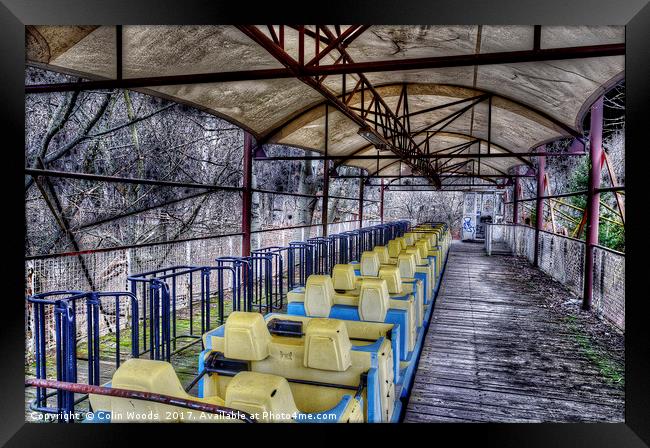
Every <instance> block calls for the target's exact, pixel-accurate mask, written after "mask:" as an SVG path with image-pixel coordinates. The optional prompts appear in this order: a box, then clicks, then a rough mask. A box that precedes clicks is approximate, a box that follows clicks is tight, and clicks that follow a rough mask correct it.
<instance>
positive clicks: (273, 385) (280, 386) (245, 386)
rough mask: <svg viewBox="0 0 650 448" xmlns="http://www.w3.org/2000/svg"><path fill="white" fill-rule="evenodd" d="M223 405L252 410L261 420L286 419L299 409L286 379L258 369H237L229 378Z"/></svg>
mask: <svg viewBox="0 0 650 448" xmlns="http://www.w3.org/2000/svg"><path fill="white" fill-rule="evenodd" d="M226 406H227V407H230V408H233V409H238V410H241V411H244V412H248V413H249V414H254V415H256V416H258V420H257V421H261V422H289V421H292V420H293V416H295V415H296V414H297V413H298V412H299V411H298V408H297V407H296V404H295V402H294V401H293V394H292V393H291V388H290V387H289V382H288V381H287V380H286V379H285V378H282V377H281V376H277V375H269V374H266V373H259V372H239V373H238V374H237V375H235V376H234V377H233V379H232V380H230V383H228V387H227V388H226Z"/></svg>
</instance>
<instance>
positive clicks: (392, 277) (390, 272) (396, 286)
mask: <svg viewBox="0 0 650 448" xmlns="http://www.w3.org/2000/svg"><path fill="white" fill-rule="evenodd" d="M379 278H381V279H383V280H386V287H387V288H388V293H389V294H401V293H402V276H401V275H400V272H399V268H398V267H397V266H382V267H381V268H380V269H379Z"/></svg>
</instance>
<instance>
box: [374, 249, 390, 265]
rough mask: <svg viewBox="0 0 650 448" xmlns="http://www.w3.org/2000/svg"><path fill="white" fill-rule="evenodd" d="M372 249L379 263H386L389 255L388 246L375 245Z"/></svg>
mask: <svg viewBox="0 0 650 448" xmlns="http://www.w3.org/2000/svg"><path fill="white" fill-rule="evenodd" d="M372 251H373V252H375V253H376V254H377V256H378V257H379V263H388V259H389V258H390V256H389V255H388V248H387V247H386V246H375V248H374V249H373V250H372Z"/></svg>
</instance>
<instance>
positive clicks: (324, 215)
mask: <svg viewBox="0 0 650 448" xmlns="http://www.w3.org/2000/svg"><path fill="white" fill-rule="evenodd" d="M328 144H329V104H327V103H325V160H323V200H322V201H321V225H322V226H323V232H322V236H327V223H328V221H329V210H328V208H329V197H330V161H329V160H327V155H328V154H327V152H328Z"/></svg>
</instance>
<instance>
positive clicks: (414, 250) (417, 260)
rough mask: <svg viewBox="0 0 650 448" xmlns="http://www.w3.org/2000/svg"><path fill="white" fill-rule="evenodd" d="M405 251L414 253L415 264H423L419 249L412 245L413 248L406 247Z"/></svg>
mask: <svg viewBox="0 0 650 448" xmlns="http://www.w3.org/2000/svg"><path fill="white" fill-rule="evenodd" d="M405 252H406V253H407V254H413V255H415V264H416V265H420V264H424V263H423V262H422V257H421V256H420V250H419V249H418V248H417V247H413V248H410V249H406V251H405Z"/></svg>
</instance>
